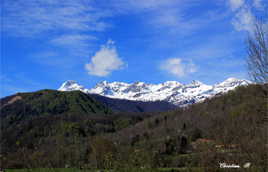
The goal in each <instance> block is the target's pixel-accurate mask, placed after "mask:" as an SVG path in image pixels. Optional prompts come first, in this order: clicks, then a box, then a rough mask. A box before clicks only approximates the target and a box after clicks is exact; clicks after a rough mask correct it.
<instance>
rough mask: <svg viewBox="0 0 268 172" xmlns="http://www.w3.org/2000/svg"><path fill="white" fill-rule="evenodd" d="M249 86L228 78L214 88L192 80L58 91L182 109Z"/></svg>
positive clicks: (73, 85) (69, 86) (66, 86)
mask: <svg viewBox="0 0 268 172" xmlns="http://www.w3.org/2000/svg"><path fill="white" fill-rule="evenodd" d="M250 83H251V82H250V81H248V80H241V79H236V78H228V79H227V80H225V81H223V82H221V83H218V84H215V85H206V84H203V83H202V82H200V81H192V82H191V83H190V84H181V83H179V82H177V81H167V82H164V83H160V84H147V83H144V82H135V83H131V84H128V83H124V82H111V83H109V82H107V81H103V82H100V83H98V84H97V85H96V86H95V87H94V88H91V89H86V88H84V87H83V86H81V85H79V84H78V83H77V82H75V81H66V82H64V83H63V84H62V86H61V87H60V88H59V89H58V90H60V91H73V90H80V91H82V92H84V93H87V94H99V95H102V96H106V97H109V98H116V99H126V100H135V101H167V102H169V103H172V104H174V105H177V106H185V105H188V104H193V103H197V102H200V101H203V100H205V99H206V98H209V97H212V96H215V95H217V94H221V93H225V92H228V91H230V90H232V89H234V88H236V87H237V86H241V85H248V84H250Z"/></svg>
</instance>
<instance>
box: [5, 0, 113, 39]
mask: <svg viewBox="0 0 268 172" xmlns="http://www.w3.org/2000/svg"><path fill="white" fill-rule="evenodd" d="M107 16H108V14H107V13H105V11H102V12H100V11H99V10H98V9H95V8H94V7H93V6H92V5H91V4H90V1H73V0H56V1H54V0H46V1H41V0H26V1H25V0H17V1H5V3H4V6H3V23H4V25H3V30H4V31H6V32H7V33H9V34H16V35H17V36H24V37H25V36H34V35H36V34H41V33H44V32H51V31H52V32H57V31H58V30H61V31H101V30H104V29H105V28H106V27H107V26H108V25H107V24H106V23H104V22H103V21H102V19H103V18H104V17H107Z"/></svg>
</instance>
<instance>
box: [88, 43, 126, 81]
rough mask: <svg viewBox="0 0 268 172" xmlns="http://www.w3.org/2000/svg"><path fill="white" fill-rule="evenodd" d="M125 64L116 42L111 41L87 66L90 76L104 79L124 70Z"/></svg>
mask: <svg viewBox="0 0 268 172" xmlns="http://www.w3.org/2000/svg"><path fill="white" fill-rule="evenodd" d="M123 65H124V62H123V61H122V60H121V59H120V58H119V55H118V53H117V50H116V47H115V45H114V42H113V41H111V40H109V41H108V42H107V43H106V44H105V45H103V46H102V47H101V49H100V50H99V51H97V52H96V54H95V55H94V56H93V57H92V58H91V62H90V63H88V64H86V65H85V68H86V70H87V71H88V74H89V75H95V76H99V77H104V76H107V75H109V74H110V73H111V72H112V71H114V70H118V69H120V68H122V67H123Z"/></svg>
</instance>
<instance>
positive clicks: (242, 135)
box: [0, 84, 268, 171]
mask: <svg viewBox="0 0 268 172" xmlns="http://www.w3.org/2000/svg"><path fill="white" fill-rule="evenodd" d="M267 88H268V85H253V84H252V85H248V86H241V87H238V88H236V89H235V90H232V91H229V92H228V93H226V94H222V95H217V96H215V97H213V98H210V99H207V100H205V101H204V102H201V103H197V104H193V105H190V106H187V107H183V108H176V109H173V110H167V111H165V112H123V111H121V112H120V111H118V110H117V111H115V110H113V108H112V107H109V104H103V103H101V102H100V101H99V100H97V98H96V97H94V96H91V95H87V94H84V93H82V92H79V91H73V92H59V91H54V90H41V91H37V92H33V93H18V94H15V95H13V96H9V97H5V98H3V99H1V115H0V118H1V145H0V146H1V156H0V158H1V167H2V168H82V169H144V168H148V169H149V168H155V169H162V168H174V169H176V168H184V169H185V168H202V169H205V170H204V171H215V170H213V169H215V168H219V162H225V163H227V164H239V165H240V166H241V167H242V166H243V164H245V163H247V162H250V164H251V167H252V168H255V169H258V170H259V171H266V170H267V162H268V155H267V151H268V142H267V136H268V134H267V131H268V128H267V127H268V125H267V123H268V114H267V109H268V89H267Z"/></svg>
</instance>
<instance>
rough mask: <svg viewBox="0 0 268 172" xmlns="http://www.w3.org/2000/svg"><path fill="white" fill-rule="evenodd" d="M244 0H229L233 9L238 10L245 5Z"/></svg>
mask: <svg viewBox="0 0 268 172" xmlns="http://www.w3.org/2000/svg"><path fill="white" fill-rule="evenodd" d="M244 3H245V1H244V0H229V6H230V8H231V9H232V10H236V9H238V8H240V7H242V6H243V5H244Z"/></svg>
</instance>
